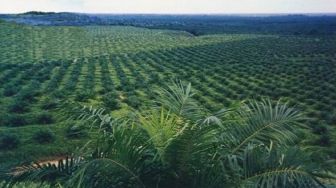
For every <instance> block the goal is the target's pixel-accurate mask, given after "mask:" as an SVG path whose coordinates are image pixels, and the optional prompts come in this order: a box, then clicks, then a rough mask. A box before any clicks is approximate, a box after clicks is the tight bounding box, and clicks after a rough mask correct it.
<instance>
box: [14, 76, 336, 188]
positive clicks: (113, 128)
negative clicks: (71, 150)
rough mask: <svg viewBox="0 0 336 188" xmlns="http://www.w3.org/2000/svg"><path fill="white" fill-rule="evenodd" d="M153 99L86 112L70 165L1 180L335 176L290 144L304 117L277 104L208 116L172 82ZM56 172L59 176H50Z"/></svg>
mask: <svg viewBox="0 0 336 188" xmlns="http://www.w3.org/2000/svg"><path fill="white" fill-rule="evenodd" d="M156 94H157V96H158V100H157V101H154V105H153V106H150V107H149V108H148V110H144V111H142V112H134V113H133V114H132V115H130V116H129V117H127V118H121V119H116V118H114V117H112V116H110V115H108V114H105V113H104V110H102V109H98V110H95V109H92V108H85V109H84V113H83V114H82V115H81V117H80V119H81V120H82V121H84V122H86V123H87V124H88V125H89V126H90V127H91V130H94V131H95V132H96V133H97V135H98V137H97V138H96V137H95V139H94V140H92V141H91V143H89V144H87V145H86V146H85V147H83V149H82V150H81V151H80V152H78V154H77V156H76V157H75V158H76V159H78V160H76V161H77V162H76V163H74V162H73V163H71V165H69V164H70V163H69V162H67V165H63V164H62V163H63V162H62V161H60V164H59V165H58V166H59V167H55V166H53V167H52V166H49V167H48V166H44V167H40V168H37V167H36V165H35V166H33V167H32V166H27V167H26V169H27V170H26V171H25V172H24V173H22V174H16V175H12V177H11V178H10V179H9V181H8V182H9V183H14V184H15V183H16V182H18V180H20V181H22V180H27V179H28V180H30V181H40V180H46V181H49V182H52V183H53V185H56V184H60V185H62V186H64V187H242V188H243V187H244V188H245V187H262V188H264V187H265V188H268V187H289V188H291V187H309V188H310V187H325V186H324V185H323V183H322V182H323V180H325V179H327V178H334V176H331V173H330V171H331V170H332V169H331V168H329V167H334V166H335V165H327V166H324V165H323V164H322V163H317V162H316V161H314V159H313V158H312V157H313V154H314V152H311V151H309V150H307V149H305V148H302V147H301V148H300V147H298V146H297V145H298V144H299V141H300V139H299V137H300V136H301V135H302V133H303V132H304V131H305V129H306V127H305V126H304V125H303V124H302V122H303V120H304V118H303V115H302V114H301V113H299V112H298V111H296V110H295V109H294V108H290V107H289V106H288V105H287V104H283V103H282V102H281V101H278V102H276V103H274V102H272V101H270V100H263V101H261V102H256V101H249V102H241V103H237V104H235V105H232V106H231V107H229V108H226V109H222V110H220V111H218V112H215V113H211V112H210V111H209V110H207V109H204V108H202V107H201V106H200V105H198V103H197V101H195V100H194V99H193V95H194V93H193V91H192V88H191V85H190V84H187V85H184V84H183V83H182V82H174V83H173V84H172V85H171V86H168V87H167V89H161V90H159V91H158V92H157V93H156ZM64 166H66V167H67V168H66V170H64ZM55 168H56V169H57V168H63V170H58V171H57V172H58V173H55V171H53V170H50V169H55ZM48 170H49V171H48ZM41 172H44V173H41ZM48 172H50V173H48ZM51 174H52V175H53V178H52V179H50V175H51ZM26 177H27V178H26ZM47 177H49V178H47Z"/></svg>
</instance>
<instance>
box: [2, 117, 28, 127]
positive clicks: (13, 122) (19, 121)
mask: <svg viewBox="0 0 336 188" xmlns="http://www.w3.org/2000/svg"><path fill="white" fill-rule="evenodd" d="M2 118H3V120H2V121H3V124H4V125H5V126H9V127H20V126H24V125H27V124H28V121H27V120H26V117H25V116H23V115H19V114H11V115H6V116H3V117H2Z"/></svg>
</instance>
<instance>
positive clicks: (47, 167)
mask: <svg viewBox="0 0 336 188" xmlns="http://www.w3.org/2000/svg"><path fill="white" fill-rule="evenodd" d="M80 163H81V158H79V157H75V158H74V157H66V158H65V159H61V160H59V161H58V162H57V163H51V162H48V163H46V164H40V163H37V162H36V163H33V164H30V165H23V166H20V167H17V168H15V169H13V170H12V171H11V172H8V173H7V175H8V176H9V177H10V179H9V181H8V182H7V185H10V186H12V185H15V184H17V183H19V182H23V181H32V182H40V183H44V182H47V183H51V184H56V183H58V182H63V183H64V181H65V180H66V179H68V178H69V177H70V176H71V175H73V173H74V172H75V171H76V170H77V169H78V167H79V166H80Z"/></svg>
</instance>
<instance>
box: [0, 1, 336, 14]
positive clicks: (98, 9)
mask: <svg viewBox="0 0 336 188" xmlns="http://www.w3.org/2000/svg"><path fill="white" fill-rule="evenodd" d="M32 10H36V11H55V12H61V11H67V12H87V13H209V14H211V13H223V14H230V13H336V0H0V13H20V12H26V11H32Z"/></svg>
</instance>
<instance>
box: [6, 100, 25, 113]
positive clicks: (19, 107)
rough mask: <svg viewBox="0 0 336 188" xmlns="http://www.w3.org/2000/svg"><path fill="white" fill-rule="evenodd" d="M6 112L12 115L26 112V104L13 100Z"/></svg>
mask: <svg viewBox="0 0 336 188" xmlns="http://www.w3.org/2000/svg"><path fill="white" fill-rule="evenodd" d="M8 111H9V112H12V113H24V112H28V111H29V108H28V103H27V102H25V101H21V100H14V101H13V102H12V104H10V105H9V106H8Z"/></svg>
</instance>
